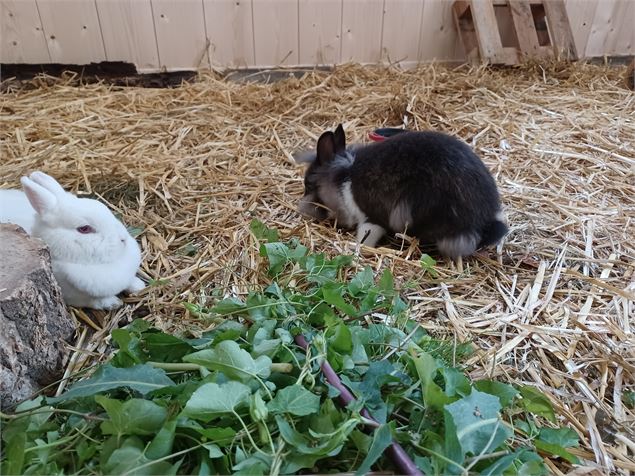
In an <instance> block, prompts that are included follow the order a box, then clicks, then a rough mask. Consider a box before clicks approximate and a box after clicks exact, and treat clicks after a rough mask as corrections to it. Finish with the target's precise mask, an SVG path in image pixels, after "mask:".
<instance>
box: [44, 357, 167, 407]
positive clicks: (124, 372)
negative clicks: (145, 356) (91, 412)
mask: <svg viewBox="0 0 635 476" xmlns="http://www.w3.org/2000/svg"><path fill="white" fill-rule="evenodd" d="M174 385H176V384H175V383H174V382H173V381H172V380H171V379H170V378H169V377H168V376H167V375H165V372H164V371H163V370H161V369H157V368H155V367H152V366H150V365H148V364H143V365H135V366H134V367H127V368H117V367H113V366H112V365H110V364H106V365H102V366H101V367H99V368H98V369H97V370H96V371H95V373H94V374H93V375H92V377H90V378H89V379H86V380H81V381H79V382H77V383H76V384H75V385H73V386H72V387H71V388H70V389H69V390H68V391H67V392H66V393H63V394H62V395H60V396H59V397H57V398H49V399H47V401H49V402H52V403H53V402H60V401H64V400H69V399H71V398H79V397H90V396H92V395H95V394H98V393H101V392H105V391H107V390H113V389H115V388H124V387H126V388H130V389H132V390H135V391H137V392H139V393H140V394H142V395H147V394H148V393H150V392H152V391H153V390H157V389H160V388H164V387H173V386H174Z"/></svg>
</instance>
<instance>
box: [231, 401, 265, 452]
mask: <svg viewBox="0 0 635 476" xmlns="http://www.w3.org/2000/svg"><path fill="white" fill-rule="evenodd" d="M232 413H233V414H234V416H235V417H236V418H238V421H239V422H240V424H241V425H242V427H243V430H245V433H246V434H247V438H249V442H250V443H251V445H252V446H253V447H254V448H255V449H256V451H258V452H259V453H262V454H263V455H265V456H269V455H268V454H267V453H265V452H264V451H262V450H261V449H260V448H259V447H258V445H257V444H256V442H255V441H254V439H253V438H252V437H251V432H250V431H249V429H248V428H247V425H246V424H245V422H244V420H243V419H242V418H240V415H239V414H238V413H236V412H235V411H233V410H232Z"/></svg>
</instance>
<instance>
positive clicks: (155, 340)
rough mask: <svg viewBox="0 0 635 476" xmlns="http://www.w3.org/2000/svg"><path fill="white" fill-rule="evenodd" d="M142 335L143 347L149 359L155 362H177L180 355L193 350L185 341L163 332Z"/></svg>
mask: <svg viewBox="0 0 635 476" xmlns="http://www.w3.org/2000/svg"><path fill="white" fill-rule="evenodd" d="M144 337H145V339H144V340H145V348H146V349H147V350H148V354H149V355H150V359H151V360H153V361H155V362H179V361H180V360H181V357H183V356H184V355H186V354H189V353H190V352H192V351H193V350H194V348H193V347H192V346H191V345H189V344H188V343H187V342H184V341H183V340H181V339H179V338H178V337H174V336H171V335H169V334H165V333H163V332H157V333H152V334H147V335H145V336H144Z"/></svg>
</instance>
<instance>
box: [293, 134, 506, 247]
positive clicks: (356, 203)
mask: <svg viewBox="0 0 635 476" xmlns="http://www.w3.org/2000/svg"><path fill="white" fill-rule="evenodd" d="M297 160H298V161H301V162H309V166H308V168H307V170H306V174H305V178H304V187H305V194H304V197H302V200H301V201H300V206H299V209H300V212H302V213H303V214H305V215H309V216H311V217H313V218H317V219H319V220H324V219H327V218H333V219H335V220H337V223H338V225H340V226H343V227H345V228H355V227H356V228H357V240H358V241H359V242H363V243H364V244H366V245H369V246H376V245H377V243H378V242H379V240H380V239H381V238H382V236H383V235H384V234H385V233H386V231H390V232H392V233H398V232H401V233H404V232H405V233H407V234H409V235H411V236H416V237H417V238H419V240H420V241H421V242H423V243H430V244H435V245H436V246H437V248H438V249H439V251H440V252H441V254H443V255H445V256H449V257H451V258H458V257H459V256H468V255H471V254H472V253H474V251H476V250H477V249H478V248H481V247H484V246H490V245H494V244H496V243H498V242H499V241H500V240H501V238H502V237H503V236H504V235H505V234H506V233H507V225H506V224H505V223H504V222H503V218H502V213H501V204H500V198H499V195H498V190H497V188H496V183H495V182H494V179H493V177H492V175H491V174H490V173H489V171H488V170H487V168H486V167H485V165H484V164H483V162H482V161H481V159H479V157H478V156H477V155H476V154H475V153H474V152H473V151H472V149H471V148H470V147H469V146H468V145H467V144H465V143H464V142H462V141H460V140H458V139H456V138H454V137H451V136H449V135H447V134H443V133H440V132H432V131H427V132H404V133H402V134H398V135H396V136H394V137H391V138H389V139H387V140H385V141H383V142H378V143H374V144H369V145H356V146H352V147H349V148H348V149H347V148H346V138H345V135H344V129H343V128H342V125H341V124H340V125H339V126H338V127H337V129H336V130H335V132H331V131H327V132H325V133H324V134H322V135H321V136H320V138H319V140H318V143H317V150H316V152H315V153H310V154H303V155H302V157H301V158H298V159H297Z"/></svg>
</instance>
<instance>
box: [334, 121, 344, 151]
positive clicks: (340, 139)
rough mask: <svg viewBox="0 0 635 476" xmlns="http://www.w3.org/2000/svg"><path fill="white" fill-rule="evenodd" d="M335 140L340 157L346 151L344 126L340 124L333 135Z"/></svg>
mask: <svg viewBox="0 0 635 476" xmlns="http://www.w3.org/2000/svg"><path fill="white" fill-rule="evenodd" d="M333 137H334V139H335V153H336V154H338V155H340V154H343V153H344V152H345V151H346V134H344V128H343V127H342V124H339V125H338V126H337V128H336V129H335V132H334V133H333Z"/></svg>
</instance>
